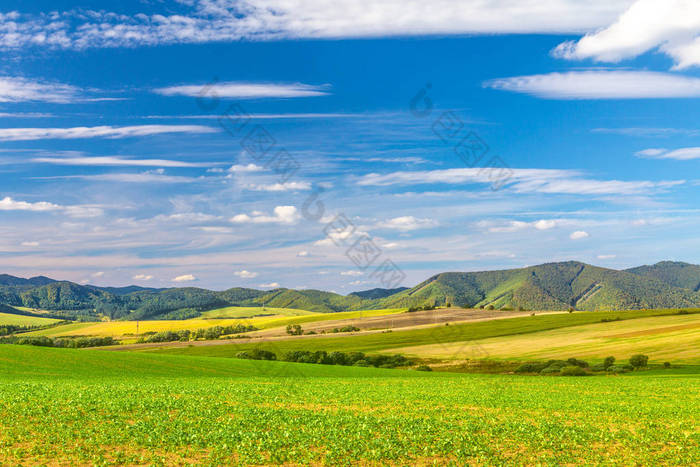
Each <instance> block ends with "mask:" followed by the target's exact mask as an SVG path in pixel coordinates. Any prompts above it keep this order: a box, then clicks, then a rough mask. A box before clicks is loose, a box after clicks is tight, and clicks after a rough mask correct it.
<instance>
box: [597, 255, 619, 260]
mask: <svg viewBox="0 0 700 467" xmlns="http://www.w3.org/2000/svg"><path fill="white" fill-rule="evenodd" d="M615 258H617V255H598V259H615Z"/></svg>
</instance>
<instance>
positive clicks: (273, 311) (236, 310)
mask: <svg viewBox="0 0 700 467" xmlns="http://www.w3.org/2000/svg"><path fill="white" fill-rule="evenodd" d="M314 314H315V313H313V312H311V311H305V310H295V309H293V308H270V307H265V308H264V309H263V307H260V306H256V307H252V306H229V307H226V308H218V309H216V310H210V311H205V312H204V313H202V318H204V319H221V318H252V317H254V316H260V315H277V316H306V315H314Z"/></svg>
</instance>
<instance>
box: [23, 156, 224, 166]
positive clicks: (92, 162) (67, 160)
mask: <svg viewBox="0 0 700 467" xmlns="http://www.w3.org/2000/svg"><path fill="white" fill-rule="evenodd" d="M32 162H41V163H44V164H54V165H72V166H89V167H112V166H124V167H210V166H212V165H214V164H213V163H211V162H199V163H194V162H182V161H173V160H166V159H124V158H123V157H117V156H107V157H37V158H35V159H32Z"/></svg>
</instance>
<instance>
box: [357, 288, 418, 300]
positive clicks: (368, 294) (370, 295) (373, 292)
mask: <svg viewBox="0 0 700 467" xmlns="http://www.w3.org/2000/svg"><path fill="white" fill-rule="evenodd" d="M404 290H408V287H398V288H396V289H370V290H362V291H360V292H353V293H351V294H350V295H355V296H357V297H360V298H362V299H365V300H375V299H377V298H386V297H389V296H391V295H394V294H397V293H399V292H403V291H404Z"/></svg>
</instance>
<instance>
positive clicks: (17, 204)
mask: <svg viewBox="0 0 700 467" xmlns="http://www.w3.org/2000/svg"><path fill="white" fill-rule="evenodd" d="M0 211H33V212H49V211H62V212H64V213H65V214H66V215H68V216H70V217H75V218H90V217H98V216H101V215H102V214H103V213H104V211H103V210H102V208H101V207H99V206H89V205H87V206H82V205H75V206H61V205H59V204H54V203H51V202H48V201H37V202H35V203H31V202H28V201H17V200H14V199H12V198H10V197H9V196H6V197H5V198H3V199H0Z"/></svg>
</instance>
